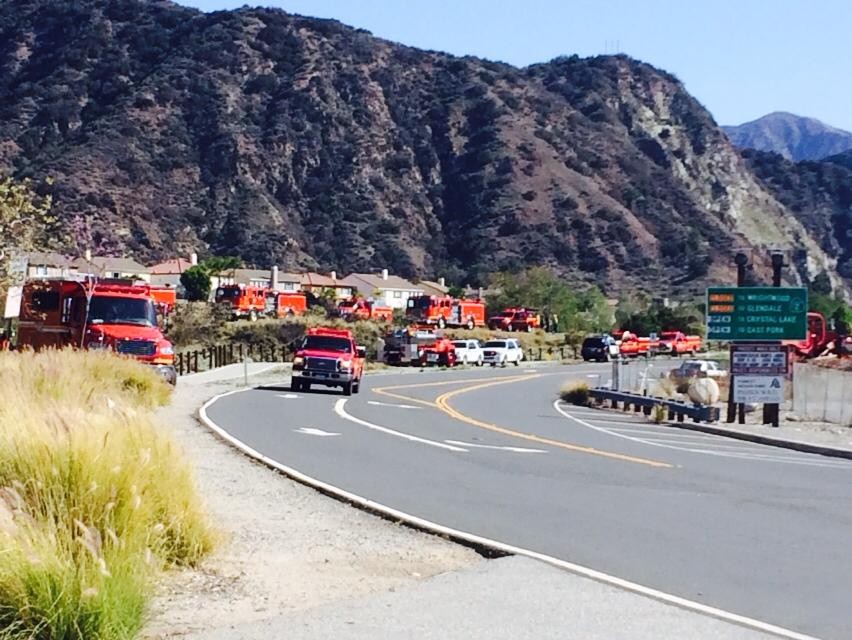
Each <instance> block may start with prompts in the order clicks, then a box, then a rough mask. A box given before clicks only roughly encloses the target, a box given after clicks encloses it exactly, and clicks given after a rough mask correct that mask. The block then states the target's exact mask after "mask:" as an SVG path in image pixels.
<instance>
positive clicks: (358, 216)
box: [0, 0, 840, 295]
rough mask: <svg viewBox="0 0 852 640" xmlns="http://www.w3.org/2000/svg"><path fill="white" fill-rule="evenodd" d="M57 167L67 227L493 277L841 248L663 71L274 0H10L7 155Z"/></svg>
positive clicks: (3, 116) (605, 271)
mask: <svg viewBox="0 0 852 640" xmlns="http://www.w3.org/2000/svg"><path fill="white" fill-rule="evenodd" d="M4 168H5V170H7V171H9V172H12V173H13V174H14V175H16V176H19V177H33V178H35V179H42V178H45V177H48V176H49V177H51V178H52V180H53V186H52V190H53V196H54V202H55V209H56V211H57V213H58V215H59V217H60V220H61V221H62V223H63V224H64V228H65V235H64V236H63V237H61V238H57V239H56V240H55V244H56V245H58V246H59V245H61V246H63V247H65V248H70V249H76V250H78V251H79V250H81V249H82V248H84V247H89V248H91V249H93V250H94V251H96V252H100V253H107V252H109V253H115V254H126V255H131V256H133V257H135V258H137V259H139V260H158V259H161V258H165V257H170V256H173V255H175V254H178V253H182V254H184V255H186V254H188V253H189V252H190V251H193V250H194V251H197V252H199V253H201V254H202V255H204V254H209V253H218V254H233V255H239V256H241V257H242V258H243V259H244V260H245V261H247V262H248V263H250V264H254V265H256V266H259V267H267V266H269V265H271V264H278V265H279V266H281V267H282V268H286V269H295V268H300V267H301V268H305V267H307V268H316V269H337V270H338V271H339V272H346V271H366V270H378V269H381V268H385V267H386V268H389V269H391V270H393V271H395V272H397V273H399V274H401V275H404V276H409V277H415V278H416V277H430V276H431V277H435V276H439V275H441V276H445V277H446V278H447V280H448V281H450V282H455V283H467V282H469V283H483V282H485V281H486V279H487V277H488V274H489V273H491V272H494V271H497V270H515V269H520V268H523V267H525V266H529V265H548V266H550V267H552V268H553V269H555V270H556V271H558V272H559V273H561V274H562V275H563V276H564V277H566V278H568V279H570V280H571V281H573V282H576V283H583V282H593V283H597V284H600V285H602V286H604V287H605V288H606V289H607V290H609V291H613V292H619V291H633V290H636V289H641V290H645V291H648V292H652V293H655V294H656V293H660V292H666V293H669V294H673V295H677V294H679V293H696V292H698V291H701V290H702V288H703V286H704V284H705V283H706V282H708V281H730V279H731V278H732V272H733V268H732V258H733V254H734V253H735V252H736V251H737V250H738V249H751V250H753V255H754V256H755V258H756V260H757V262H758V264H757V274H756V275H757V277H759V278H763V279H765V278H766V277H767V264H766V263H767V260H766V256H767V249H768V248H769V247H773V246H792V247H796V252H795V257H796V259H795V267H796V271H795V273H794V274H793V275H792V280H793V281H797V282H801V281H803V280H806V279H808V278H810V277H813V276H815V275H816V274H818V273H821V272H823V271H825V272H826V273H827V274H829V276H830V277H831V279H832V282H833V283H834V284H835V285H838V286H839V284H840V280H839V279H838V276H837V275H836V270H835V266H836V258H835V257H834V256H833V255H830V254H829V253H826V251H824V250H823V248H822V247H821V246H820V245H819V243H818V242H817V241H816V240H815V239H814V238H813V237H811V235H810V234H809V232H808V231H807V230H806V228H805V227H804V226H803V225H802V223H801V222H800V221H799V220H797V219H796V217H795V216H793V215H792V214H791V212H790V210H789V208H788V207H787V206H786V205H784V204H782V203H781V202H779V200H778V199H777V198H776V197H775V195H773V193H772V191H771V190H770V188H768V187H767V186H765V185H764V184H762V183H761V182H760V181H759V180H758V179H757V178H756V177H755V176H754V175H753V173H752V172H751V170H750V169H749V168H748V166H747V165H746V163H745V161H744V160H743V159H742V158H741V157H740V156H739V154H738V153H737V152H736V151H735V150H734V149H733V148H732V147H731V145H730V143H729V142H728V140H727V138H726V137H725V135H724V133H723V132H722V131H721V130H720V129H719V128H718V127H717V126H716V124H715V123H714V121H713V119H712V118H711V116H710V115H709V114H708V113H707V111H706V110H705V109H704V108H703V107H702V106H701V105H700V104H699V103H698V102H697V101H696V100H694V99H693V98H692V97H691V96H690V95H689V94H688V93H687V92H686V91H685V89H684V87H683V86H682V85H681V83H680V82H679V81H678V80H677V79H676V78H674V77H673V76H671V75H669V74H667V73H665V72H663V71H660V70H657V69H655V68H653V67H651V66H649V65H647V64H644V63H641V62H638V61H635V60H632V59H630V58H627V57H625V56H601V57H595V58H588V59H581V58H578V57H576V56H572V57H563V58H557V59H555V60H552V61H551V62H548V63H544V64H538V65H533V66H530V67H527V68H523V69H519V68H515V67H512V66H509V65H506V64H501V63H496V62H489V61H486V60H480V59H477V58H472V57H463V58H458V57H453V56H450V55H446V54H442V53H436V52H430V51H420V50H417V49H412V48H409V47H405V46H402V45H399V44H395V43H392V42H387V41H384V40H380V39H377V38H374V37H372V36H371V35H370V34H369V33H368V32H365V31H363V30H357V29H353V28H349V27H346V26H344V25H341V24H340V23H338V22H335V21H330V20H318V19H311V18H304V17H300V16H295V15H289V14H286V13H284V12H282V11H280V10H272V9H247V8H244V9H240V10H237V11H230V12H229V11H220V12H215V13H210V14H205V13H201V12H198V11H196V10H192V9H188V8H184V7H180V6H177V5H174V4H172V3H169V2H164V1H158V0H150V1H142V0H20V1H18V2H15V3H8V2H7V3H0V170H2V169H4Z"/></svg>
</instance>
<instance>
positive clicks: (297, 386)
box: [290, 380, 302, 391]
mask: <svg viewBox="0 0 852 640" xmlns="http://www.w3.org/2000/svg"><path fill="white" fill-rule="evenodd" d="M301 390H302V383H301V382H299V381H298V380H291V381H290V391H301Z"/></svg>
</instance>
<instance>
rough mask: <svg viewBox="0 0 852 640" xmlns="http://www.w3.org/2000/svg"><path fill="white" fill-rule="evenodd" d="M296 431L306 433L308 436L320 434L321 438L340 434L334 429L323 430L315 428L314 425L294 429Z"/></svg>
mask: <svg viewBox="0 0 852 640" xmlns="http://www.w3.org/2000/svg"><path fill="white" fill-rule="evenodd" d="M293 431H295V432H296V433H304V434H305V435H307V436H319V437H320V438H328V437H331V436H339V435H340V434H339V433H334V432H333V431H323V430H322V429H314V428H313V427H302V428H301V429H293Z"/></svg>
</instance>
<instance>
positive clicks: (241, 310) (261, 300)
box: [215, 284, 266, 321]
mask: <svg viewBox="0 0 852 640" xmlns="http://www.w3.org/2000/svg"><path fill="white" fill-rule="evenodd" d="M215 299H216V304H223V305H228V308H229V309H230V311H231V317H232V318H235V319H236V318H248V319H249V320H251V321H255V320H257V318H258V316H261V315H263V314H264V313H266V289H265V288H264V287H255V286H252V285H243V284H229V285H224V286H221V287H219V288H218V289H216V298H215Z"/></svg>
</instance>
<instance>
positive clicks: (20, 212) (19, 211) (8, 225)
mask: <svg viewBox="0 0 852 640" xmlns="http://www.w3.org/2000/svg"><path fill="white" fill-rule="evenodd" d="M46 182H47V184H48V185H49V184H50V180H47V181H46ZM51 204H52V200H51V197H50V196H49V195H47V196H40V195H38V194H37V193H36V192H35V191H33V189H32V187H31V185H30V181H29V180H24V181H23V182H18V181H15V180H14V179H12V178H10V177H0V291H1V290H4V289H5V288H6V287H7V286H8V285H9V281H10V273H9V267H10V260H11V259H12V257H13V256H14V254H15V253H17V252H20V251H32V250H34V249H36V248H43V247H44V245H45V243H46V236H47V235H48V232H49V230H50V229H51V228H52V226H53V224H54V223H55V222H56V219H55V218H54V217H53V216H52V215H51V212H50V207H51Z"/></svg>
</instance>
